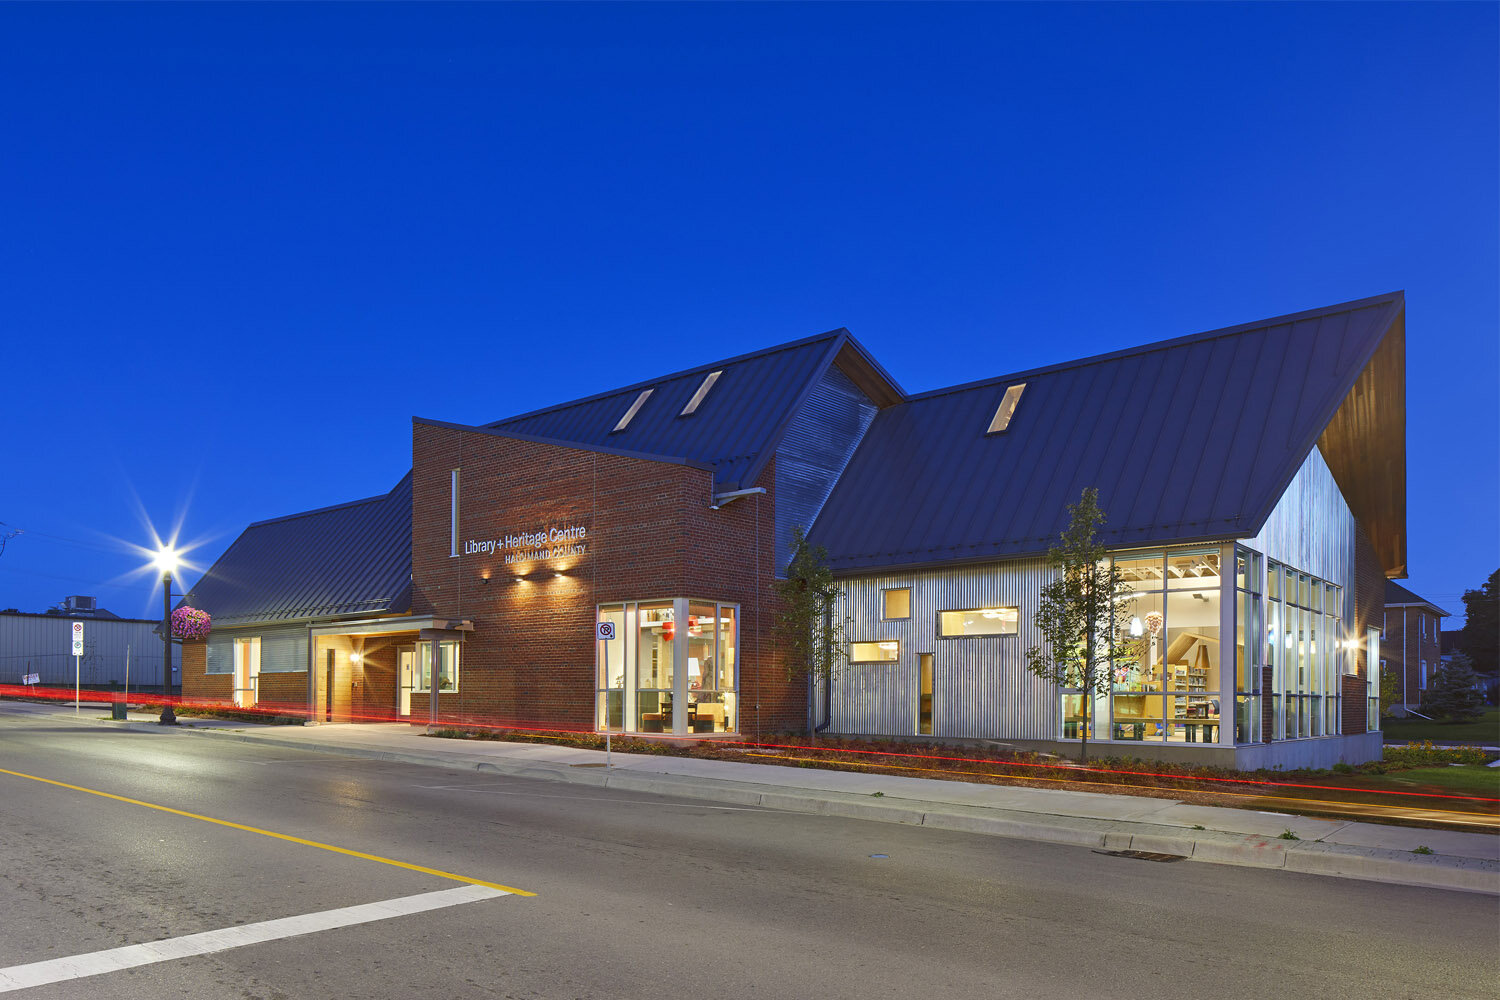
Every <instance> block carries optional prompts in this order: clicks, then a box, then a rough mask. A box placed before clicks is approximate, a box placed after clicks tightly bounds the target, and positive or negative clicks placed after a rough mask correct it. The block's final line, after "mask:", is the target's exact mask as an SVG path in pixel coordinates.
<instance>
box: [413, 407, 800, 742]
mask: <svg viewBox="0 0 1500 1000" xmlns="http://www.w3.org/2000/svg"><path fill="white" fill-rule="evenodd" d="M455 468H457V469H460V470H461V473H460V487H459V497H460V520H459V540H460V541H459V546H460V551H461V552H462V549H463V543H464V541H466V540H469V539H476V540H482V539H493V538H497V537H500V536H503V535H505V534H514V533H517V532H520V531H535V530H538V529H541V528H552V527H565V526H569V525H583V526H584V527H585V528H586V530H587V536H586V538H585V539H584V542H585V544H586V545H587V551H586V553H585V554H583V555H582V556H578V557H565V558H562V559H557V560H551V561H547V562H538V563H535V564H520V565H506V564H505V562H504V553H503V552H500V551H496V552H495V553H493V554H483V553H476V554H472V555H460V556H458V557H456V558H455V557H452V556H450V555H449V510H450V507H449V502H450V500H449V489H450V473H451V470H453V469H455ZM412 474H413V480H412V494H413V498H412V506H413V511H412V583H413V595H412V610H413V612H414V613H417V614H434V615H438V616H442V617H449V618H467V619H471V620H473V622H474V632H473V633H472V634H471V635H470V636H469V637H468V638H467V640H466V641H465V643H464V647H463V652H462V660H461V666H460V680H459V690H458V692H457V693H455V694H444V695H441V696H440V697H439V702H438V705H439V709H440V713H441V717H442V718H443V719H445V720H448V721H452V722H462V721H475V722H480V721H483V722H488V723H492V724H512V725H516V726H518V727H519V726H527V727H555V728H560V729H582V730H589V731H592V730H593V729H594V696H595V689H596V688H595V685H596V681H595V676H594V655H595V653H594V650H595V643H594V639H593V625H594V609H595V607H596V605H598V604H601V603H610V602H614V601H625V600H650V599H656V598H671V597H697V598H706V599H711V600H712V599H717V600H720V601H726V602H737V603H738V604H739V605H740V615H741V635H740V653H739V661H740V686H739V687H740V720H739V721H740V729H741V731H742V732H746V733H752V734H753V733H754V732H755V731H756V730H757V723H758V728H759V730H760V731H762V732H772V731H777V730H783V729H788V728H792V727H794V726H796V725H799V724H800V720H801V709H800V703H799V702H798V699H797V695H796V692H795V691H793V690H791V689H790V687H789V685H788V684H787V682H786V673H785V670H784V669H783V668H782V666H781V665H780V662H779V660H778V659H777V657H776V653H775V649H774V643H773V641H772V634H771V633H772V629H771V623H772V622H773V621H774V618H775V608H774V604H773V602H774V593H773V591H772V590H771V589H770V585H771V580H772V574H773V558H774V552H773V546H774V541H773V533H772V525H773V520H774V518H773V514H774V510H775V506H774V505H775V497H774V495H772V491H773V490H774V482H775V475H774V468H772V467H771V466H769V465H768V467H767V468H766V470H765V472H764V473H763V475H762V476H761V480H760V483H759V485H762V486H764V487H765V488H766V489H767V491H768V493H767V495H765V496H750V497H746V498H743V499H741V500H738V501H735V502H733V503H731V504H729V505H727V506H725V507H723V508H721V509H720V510H717V511H713V510H709V503H710V495H711V490H712V488H713V476H712V474H711V473H710V472H708V471H706V470H703V469H698V468H693V467H690V466H686V465H681V464H674V463H671V462H661V461H653V460H649V459H641V458H631V457H625V456H620V455H610V454H603V453H598V452H590V451H585V450H582V449H578V448H569V447H563V446H559V445H551V444H542V443H538V442H532V441H521V440H516V439H512V438H505V437H500V436H497V435H493V434H487V433H484V432H482V431H474V430H466V429H461V428H451V427H443V426H438V425H432V424H423V423H417V424H415V425H414V427H413V432H412ZM757 518H758V525H757ZM757 532H758V538H757ZM757 550H758V552H759V566H757V565H756V562H757V560H756V553H757ZM554 570H561V571H562V572H563V573H564V575H563V576H560V577H558V576H553V575H550V574H551V573H552V571H554ZM518 571H519V572H522V573H524V574H526V575H527V576H528V578H527V579H526V580H524V581H523V582H520V583H517V582H514V578H515V576H516V575H517V573H518ZM533 574H535V575H533ZM486 577H488V578H489V582H488V583H482V582H481V580H482V579H483V578H486ZM757 704H759V706H760V709H759V712H758V713H757V710H756V707H755V706H756V705H757ZM427 712H428V705H427V698H426V696H414V697H413V699H412V714H413V716H414V717H417V718H421V717H425V716H426V714H427ZM757 716H758V718H757Z"/></svg>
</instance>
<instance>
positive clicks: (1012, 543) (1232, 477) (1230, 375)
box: [809, 293, 1404, 572]
mask: <svg viewBox="0 0 1500 1000" xmlns="http://www.w3.org/2000/svg"><path fill="white" fill-rule="evenodd" d="M1403 308H1404V299H1403V297H1402V296H1401V294H1400V293H1393V294H1391V295H1387V296H1380V297H1376V298H1373V299H1364V300H1360V301H1358V302H1351V303H1346V304H1343V305H1339V306H1332V307H1329V308H1327V309H1321V310H1314V311H1311V312H1307V313H1298V314H1295V315H1291V316H1284V317H1279V318H1276V319H1270V320H1264V321H1262V322H1259V323H1252V324H1245V325H1242V326H1236V327H1231V328H1228V329H1224V330H1216V331H1211V332H1208V333H1203V334H1197V335H1194V336H1190V337H1183V338H1178V339H1176V340H1169V341H1164V342H1161V343H1157V344H1151V345H1147V346H1144V347H1139V348H1134V349H1131V350H1127V351H1120V352H1117V353H1114V354H1108V355H1102V356H1099V357H1095V358H1087V359H1084V360H1081V361H1076V362H1071V363H1068V364H1061V365H1054V366H1050V367H1046V368H1039V369H1034V370H1031V371H1026V372H1019V373H1016V374H1014V375H1007V376H1003V377H1000V378H994V379H986V380H984V381H982V382H974V383H969V384H967V385H961V386H955V387H953V388H949V389H940V390H935V391H933V392H928V393H922V394H919V395H916V396H912V397H910V398H909V399H908V400H907V401H906V402H905V403H902V404H899V405H896V406H892V407H889V408H887V409H885V410H882V411H881V412H880V414H879V415H878V416H877V417H876V418H875V421H874V423H873V424H872V425H871V427H870V430H869V432H868V433H867V434H866V436H865V439H864V442H863V443H862V444H861V445H860V448H859V450H858V451H857V452H856V453H855V456H854V458H853V460H852V461H851V462H850V463H849V467H848V469H846V470H845V473H844V475H843V476H842V477H841V478H840V480H839V482H838V485H837V486H836V487H835V488H834V491H833V494H832V495H831V496H830V497H829V499H828V502H827V503H826V504H825V505H824V507H823V510H822V513H821V514H820V515H819V517H818V519H817V522H816V523H815V524H814V525H813V529H812V531H811V532H810V533H809V537H810V539H811V540H812V541H813V542H814V543H816V544H819V545H822V546H824V547H825V548H826V549H827V550H828V553H829V563H830V565H831V566H832V567H833V568H834V569H835V570H838V571H844V572H848V571H852V570H855V569H861V568H873V567H885V566H902V565H921V564H928V563H937V562H945V561H950V560H955V559H969V560H973V559H982V558H987V557H1012V556H1019V555H1029V554H1035V553H1040V552H1045V551H1046V550H1047V548H1048V547H1049V546H1050V545H1052V544H1053V543H1054V542H1055V541H1056V539H1057V538H1058V536H1059V534H1060V533H1061V531H1062V529H1063V528H1064V526H1065V525H1066V522H1067V510H1066V507H1067V505H1068V504H1070V503H1075V502H1076V501H1077V500H1078V497H1079V495H1080V494H1081V493H1082V491H1083V489H1084V488H1085V487H1087V486H1095V487H1097V488H1098V490H1099V502H1100V506H1101V507H1102V508H1103V510H1104V511H1105V512H1106V514H1107V516H1108V520H1107V521H1106V523H1105V525H1104V526H1103V528H1102V529H1101V531H1100V538H1101V539H1102V540H1103V541H1104V542H1105V543H1106V544H1108V545H1111V546H1125V545H1131V544H1159V543H1163V542H1167V541H1191V540H1197V539H1206V538H1213V537H1219V538H1223V537H1242V536H1249V535H1254V534H1255V533H1256V532H1257V531H1258V530H1259V529H1260V526H1261V525H1262V524H1264V522H1265V519H1266V518H1267V517H1269V516H1270V512H1271V509H1272V507H1273V506H1274V504H1275V502H1276V500H1277V498H1278V497H1280V495H1281V493H1282V491H1284V490H1285V488H1286V486H1287V484H1288V483H1289V482H1290V481H1291V478H1292V476H1293V475H1295V473H1296V470H1297V469H1298V467H1300V465H1301V464H1302V462H1303V460H1304V459H1305V458H1306V457H1307V454H1308V453H1309V452H1310V451H1311V450H1312V448H1313V447H1314V445H1315V443H1316V442H1317V440H1318V437H1319V435H1320V434H1321V432H1322V431H1323V429H1324V427H1326V426H1327V424H1328V422H1329V421H1330V420H1331V419H1332V418H1333V415H1334V413H1335V411H1336V410H1337V408H1338V406H1339V404H1340V403H1341V402H1342V401H1343V399H1344V397H1345V396H1346V394H1347V393H1348V392H1349V390H1350V387H1351V386H1352V385H1353V383H1354V380H1355V379H1356V378H1357V377H1358V376H1359V373H1360V371H1361V369H1362V368H1363V367H1364V365H1365V364H1366V363H1367V362H1368V361H1369V359H1370V358H1371V356H1372V355H1373V354H1374V351H1375V348H1376V347H1377V346H1378V345H1379V343H1380V340H1381V338H1382V337H1383V336H1384V335H1385V333H1386V331H1387V330H1388V329H1390V328H1391V326H1392V324H1393V323H1395V322H1396V320H1397V318H1398V317H1399V316H1400V315H1401V313H1402V310H1403ZM1019 382H1025V383H1026V390H1025V392H1024V393H1023V394H1022V397H1021V401H1020V405H1019V406H1018V407H1017V409H1016V412H1015V414H1014V416H1013V417H1012V419H1011V423H1010V426H1009V428H1008V429H1007V430H1006V431H1004V432H1002V433H997V434H986V433H985V431H986V429H987V427H988V426H989V422H990V419H991V418H992V417H993V415H994V412H995V408H996V407H997V406H998V405H999V403H1000V401H1001V399H1002V397H1003V396H1004V393H1005V390H1006V388H1007V387H1008V386H1010V385H1013V384H1016V383H1019Z"/></svg>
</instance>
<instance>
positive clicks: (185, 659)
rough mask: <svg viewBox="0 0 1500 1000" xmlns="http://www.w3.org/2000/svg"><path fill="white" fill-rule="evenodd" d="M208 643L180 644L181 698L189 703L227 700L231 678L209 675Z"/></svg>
mask: <svg viewBox="0 0 1500 1000" xmlns="http://www.w3.org/2000/svg"><path fill="white" fill-rule="evenodd" d="M207 669H208V643H207V642H203V641H195V640H187V639H184V640H183V643H182V696H183V698H184V699H187V700H189V701H202V700H207V701H225V702H227V701H228V700H229V697H230V694H231V693H232V692H231V691H230V687H231V686H232V684H231V682H232V681H233V677H232V675H230V674H209V673H205V671H206V670H207Z"/></svg>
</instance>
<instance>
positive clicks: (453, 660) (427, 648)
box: [411, 642, 458, 694]
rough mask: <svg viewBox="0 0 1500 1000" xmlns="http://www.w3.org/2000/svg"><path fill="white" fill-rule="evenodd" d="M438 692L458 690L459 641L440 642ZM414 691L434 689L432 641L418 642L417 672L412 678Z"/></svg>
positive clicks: (445, 692) (420, 691) (421, 691)
mask: <svg viewBox="0 0 1500 1000" xmlns="http://www.w3.org/2000/svg"><path fill="white" fill-rule="evenodd" d="M437 676H438V693H439V694H450V693H452V692H455V691H457V690H458V643H456V642H440V643H438V669H437ZM411 689H412V691H413V692H416V693H423V692H429V693H430V692H431V691H432V643H430V642H419V643H417V674H416V676H415V677H413V678H412V687H411Z"/></svg>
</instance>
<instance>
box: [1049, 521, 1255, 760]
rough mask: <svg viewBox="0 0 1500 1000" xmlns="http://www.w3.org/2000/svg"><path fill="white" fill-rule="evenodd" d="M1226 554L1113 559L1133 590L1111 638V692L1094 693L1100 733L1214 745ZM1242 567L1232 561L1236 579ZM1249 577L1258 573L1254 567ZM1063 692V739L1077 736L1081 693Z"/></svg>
mask: <svg viewBox="0 0 1500 1000" xmlns="http://www.w3.org/2000/svg"><path fill="white" fill-rule="evenodd" d="M1244 557H1245V559H1252V558H1254V554H1253V553H1248V552H1246V553H1244ZM1224 558H1225V555H1224V550H1221V549H1219V548H1217V547H1215V548H1198V549H1184V550H1181V551H1176V552H1161V551H1157V552H1139V553H1136V552H1132V553H1123V554H1120V555H1118V556H1115V557H1114V565H1115V568H1116V569H1118V570H1119V572H1120V575H1121V576H1122V577H1123V578H1124V580H1125V583H1126V585H1127V586H1129V587H1130V588H1131V590H1132V591H1133V592H1134V596H1133V598H1132V600H1131V603H1130V609H1129V613H1130V617H1129V619H1128V620H1127V623H1126V625H1125V626H1124V627H1123V628H1122V629H1121V632H1120V634H1118V635H1114V636H1112V637H1111V641H1112V643H1113V651H1114V654H1115V665H1114V674H1113V676H1112V677H1111V684H1110V693H1109V695H1108V696H1106V697H1104V698H1100V699H1099V702H1098V704H1099V709H1100V712H1099V718H1098V724H1097V725H1096V726H1094V727H1093V728H1094V730H1095V733H1096V734H1097V735H1098V736H1099V737H1100V738H1103V739H1110V740H1125V741H1134V740H1140V741H1143V742H1166V741H1171V742H1176V743H1217V742H1219V740H1220V739H1221V738H1222V734H1221V732H1220V722H1221V718H1222V710H1221V709H1222V701H1223V699H1224V697H1225V693H1224V692H1225V682H1226V680H1227V675H1226V674H1225V673H1224V672H1223V671H1222V670H1221V663H1220V646H1221V636H1220V633H1221V631H1222V627H1221V625H1220V618H1219V616H1220V610H1221V608H1222V606H1223V596H1222V593H1221V591H1222V588H1223V586H1224V584H1225V581H1224V578H1223V575H1222V572H1221V570H1222V566H1223V561H1224ZM1247 565H1248V564H1247V563H1242V562H1239V561H1237V562H1236V574H1237V577H1238V578H1240V579H1246V578H1247V577H1246V572H1245V570H1246V566H1247ZM1249 576H1250V577H1252V578H1258V566H1257V567H1256V572H1255V573H1251V574H1249ZM1256 587H1257V589H1258V587H1259V584H1258V582H1257V583H1256ZM1254 634H1255V633H1252V635H1254ZM1253 641H1255V642H1257V643H1258V639H1256V640H1253ZM1240 645H1241V647H1243V640H1241V643H1240ZM1251 697H1254V696H1253V694H1252V695H1251ZM1062 698H1063V702H1062V706H1063V711H1062V722H1063V738H1064V739H1076V738H1078V737H1077V735H1076V734H1077V733H1078V732H1079V730H1080V728H1081V716H1080V713H1081V711H1082V707H1083V702H1082V698H1083V696H1082V694H1081V693H1079V692H1064V693H1063V694H1062ZM1247 711H1248V709H1247Z"/></svg>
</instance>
